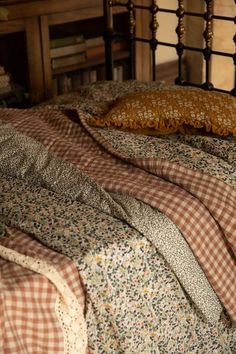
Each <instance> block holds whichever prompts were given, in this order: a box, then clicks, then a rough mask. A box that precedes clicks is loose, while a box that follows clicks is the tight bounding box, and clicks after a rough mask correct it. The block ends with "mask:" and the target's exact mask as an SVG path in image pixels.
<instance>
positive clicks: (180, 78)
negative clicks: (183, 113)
mask: <svg viewBox="0 0 236 354" xmlns="http://www.w3.org/2000/svg"><path fill="white" fill-rule="evenodd" d="M176 16H177V17H178V26H177V27H176V30H175V32H176V33H177V36H178V43H177V44H176V52H177V54H178V77H177V78H176V79H175V83H176V84H178V85H183V84H184V78H183V75H182V56H183V52H184V43H183V38H184V33H185V28H184V0H178V9H177V11H176Z"/></svg>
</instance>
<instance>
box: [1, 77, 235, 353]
mask: <svg viewBox="0 0 236 354" xmlns="http://www.w3.org/2000/svg"><path fill="white" fill-rule="evenodd" d="M144 86H145V85H143V84H142V85H141V84H140V86H138V85H135V84H134V83H133V82H132V83H130V86H127V87H128V88H127V87H126V90H123V93H124V91H125V92H127V91H128V90H130V89H132V90H137V89H140V87H141V89H145V87H146V86H145V87H144ZM103 87H105V88H104V89H103V91H102V90H101V86H99V85H95V86H94V87H93V88H88V89H87V92H85V93H86V94H85V93H82V94H81V96H80V100H81V97H83V94H84V96H85V97H86V100H85V102H86V105H84V106H83V105H82V104H80V102H76V101H74V98H73V102H68V103H67V104H66V105H65V102H64V103H63V106H61V105H59V106H55V105H53V106H52V105H51V106H47V107H44V108H38V109H34V110H28V111H21V113H20V112H19V111H17V110H2V112H1V119H2V121H3V123H2V124H1V125H0V143H1V147H2V150H1V153H0V171H1V185H2V191H1V219H0V220H1V223H2V229H4V227H5V226H8V227H14V228H16V229H18V230H21V231H22V232H25V233H27V234H30V235H31V237H32V236H33V237H35V238H36V239H38V240H39V241H40V242H41V243H43V244H44V245H46V246H48V247H49V248H51V249H53V250H55V251H58V252H60V253H62V254H64V255H66V256H68V257H69V258H71V259H72V260H73V261H74V262H75V263H76V265H77V268H78V270H79V274H80V276H81V279H82V281H83V284H84V287H85V290H86V317H85V318H86V324H87V332H88V347H89V350H90V351H91V353H159V352H160V353H177V352H179V353H190V352H191V353H199V352H200V353H210V352H217V353H233V352H234V350H235V345H236V334H235V329H234V328H233V327H232V324H230V321H229V318H228V315H229V314H230V316H231V318H233V316H234V315H233V313H234V311H233V306H232V303H227V297H226V298H223V300H226V306H225V303H224V302H223V306H222V304H221V302H220V301H219V298H220V300H221V301H222V298H221V297H220V296H219V293H218V296H216V294H215V292H214V291H213V289H212V284H211V285H210V282H209V277H206V272H204V271H203V270H202V269H201V267H200V266H199V263H198V261H197V260H196V258H195V257H194V255H193V252H192V251H191V249H190V247H189V245H188V243H187V242H186V240H185V239H184V238H183V236H182V234H181V232H180V230H181V229H179V228H177V227H176V225H175V224H174V223H173V221H171V220H170V217H168V216H165V215H164V214H163V213H162V212H160V211H158V209H157V207H156V205H152V204H151V205H149V204H150V200H149V199H148V200H147V199H145V198H142V197H141V196H138V199H135V198H134V197H135V195H134V194H130V195H125V194H124V192H123V191H124V189H122V188H123V187H122V183H121V182H122V181H120V180H119V177H118V184H120V185H121V187H122V188H121V187H120V188H118V189H116V188H114V184H112V182H111V180H112V178H111V180H110V181H109V180H108V179H106V178H108V177H110V175H106V174H105V173H104V176H102V174H101V169H102V168H105V169H106V163H104V160H102V158H103V156H105V155H104V153H103V151H104V150H103V149H104V148H107V147H108V151H110V152H108V154H109V153H114V155H113V156H116V159H117V157H121V158H123V160H124V161H126V163H127V161H128V162H131V167H129V165H128V168H127V169H126V171H123V169H122V170H120V172H121V176H122V179H124V180H125V181H126V182H127V181H128V180H127V178H128V176H129V174H128V171H129V172H131V173H132V172H133V171H132V166H133V165H134V164H136V166H139V168H140V167H141V168H143V166H141V165H140V163H141V162H142V157H145V158H146V159H149V161H150V162H151V164H149V169H150V172H151V174H146V175H145V176H148V178H147V181H148V182H150V184H149V186H148V187H149V188H150V186H151V183H153V182H152V181H153V178H152V176H153V173H154V171H153V170H152V167H153V166H154V165H153V161H152V160H151V158H153V157H155V158H156V157H157V156H158V158H159V159H161V160H168V161H170V162H172V163H173V164H175V165H180V166H181V167H183V168H186V169H189V168H190V169H191V171H194V170H198V171H200V172H204V173H208V174H209V176H212V179H210V181H211V182H214V181H215V179H216V178H217V180H219V181H221V182H222V183H223V185H224V186H226V187H227V188H229V191H232V193H234V192H233V191H234V188H235V184H236V183H235V181H236V178H235V156H236V153H235V152H236V150H235V149H236V144H235V139H230V138H229V139H221V138H215V137H214V138H212V137H199V136H197V137H196V136H181V135H175V136H167V137H159V138H157V137H147V136H137V135H134V134H127V133H125V132H121V131H114V130H102V129H97V128H96V129H95V128H91V127H89V126H88V125H87V123H86V122H87V121H89V117H90V116H91V114H94V113H95V112H96V110H97V111H99V110H100V111H101V110H103V109H106V107H105V106H106V103H107V102H110V100H111V99H112V92H111V90H110V89H109V88H111V86H110V84H109V85H108V84H107V86H106V85H104V86H103ZM115 89H116V88H115ZM96 93H97V96H98V97H100V98H101V96H102V95H103V96H105V97H107V96H108V93H109V95H110V96H109V98H108V99H107V101H106V100H104V101H103V106H102V103H101V102H100V98H99V99H97V100H98V102H96V100H95V99H94V97H96ZM117 94H118V93H117ZM114 97H115V94H114V95H113V98H114ZM89 102H90V104H89ZM104 102H105V103H104ZM96 103H97V104H96ZM71 104H72V106H73V107H72V106H71ZM81 107H82V108H83V110H81ZM71 108H73V109H71ZM5 123H8V124H5ZM9 123H10V124H9ZM91 135H93V139H92V138H91ZM96 141H97V142H98V143H96ZM41 144H42V145H41ZM101 145H102V146H103V147H102V148H101ZM220 146H221V147H222V146H223V147H224V149H220V148H219V147H220ZM173 147H174V148H173ZM47 150H49V152H50V153H48V152H47ZM222 150H223V151H222ZM107 156H108V155H107ZM62 158H63V160H62ZM107 159H109V158H107ZM132 159H133V160H132ZM116 161H117V160H116ZM105 162H106V159H105ZM102 163H103V165H102ZM119 163H120V162H119V161H118V162H116V165H115V167H116V168H117V169H118V171H119V169H120V168H121V167H120V164H119ZM99 164H101V167H99V166H98V165H99ZM145 167H146V166H145ZM113 172H114V170H112V173H113ZM155 172H156V171H155ZM162 173H163V172H162ZM131 175H132V174H131ZM133 176H134V175H132V177H133ZM140 176H141V175H140ZM111 177H112V176H111ZM113 177H114V176H113ZM163 177H164V178H166V177H165V176H159V179H157V180H155V183H157V182H158V183H163V182H162V178H163ZM115 178H117V176H115ZM104 181H105V182H104ZM115 182H116V181H115ZM115 182H113V183H115ZM129 183H130V182H129ZM132 183H133V184H135V179H133V180H132ZM175 183H177V182H176V181H175ZM129 186H130V185H129ZM156 186H158V185H156ZM167 187H168V188H169V183H168V185H167ZM219 187H221V185H220V186H219ZM227 188H226V189H227ZM144 191H145V193H144V197H145V196H146V194H147V195H148V191H149V190H148V188H147V189H145V190H144ZM226 197H227V195H226V196H225V197H224V198H226ZM234 198H235V195H234V194H232V201H233V202H232V203H234V202H235V199H234ZM224 202H225V203H226V201H225V200H224ZM161 211H162V210H161ZM213 212H214V210H213ZM214 217H215V218H217V217H219V216H218V215H215V216H214ZM223 221H224V220H223ZM233 221H234V220H233ZM221 222H222V221H221ZM231 228H232V225H231ZM233 230H235V229H233ZM234 238H235V234H234V233H232V232H231V234H230V229H229V230H228V239H227V240H228V241H227V242H229V243H230V244H231V245H232V247H234V245H235V243H234V242H235V239H234ZM224 242H225V240H224ZM232 249H233V248H230V247H229V246H227V249H226V251H227V252H228V253H227V254H229V255H231V260H232V262H234V263H233V265H234V267H235V258H234V255H233V254H232ZM195 256H196V254H195ZM232 269H233V268H232ZM234 269H235V268H234ZM231 279H233V281H234V280H235V277H233V274H231ZM213 285H215V284H213ZM232 285H234V284H232ZM219 287H220V286H219ZM219 287H218V289H219ZM230 290H231V289H230ZM234 304H235V303H234ZM227 305H228V308H227V310H228V311H227V312H228V314H227V313H226V311H225V309H224V308H225V307H227Z"/></svg>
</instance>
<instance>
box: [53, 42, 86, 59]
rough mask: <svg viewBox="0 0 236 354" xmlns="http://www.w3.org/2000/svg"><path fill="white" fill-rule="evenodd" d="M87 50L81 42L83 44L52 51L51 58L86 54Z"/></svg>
mask: <svg viewBox="0 0 236 354" xmlns="http://www.w3.org/2000/svg"><path fill="white" fill-rule="evenodd" d="M85 50H86V46H85V42H81V43H76V44H72V45H67V46H63V47H58V48H53V49H50V56H51V58H58V57H63V56H66V55H72V54H76V53H80V52H85Z"/></svg>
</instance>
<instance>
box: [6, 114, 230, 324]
mask: <svg viewBox="0 0 236 354" xmlns="http://www.w3.org/2000/svg"><path fill="white" fill-rule="evenodd" d="M18 113H19V112H18ZM68 116H69V117H70V118H72V119H73V120H76V111H68V112H67V111H59V110H56V109H55V110H47V109H46V110H40V111H36V112H35V111H31V112H29V111H25V112H22V111H21V112H20V114H16V113H15V112H12V115H11V116H10V114H9V113H8V119H7V121H9V122H11V123H12V124H13V125H14V126H15V127H16V128H17V130H19V131H21V132H23V133H24V134H27V135H28V136H31V137H33V138H35V139H36V140H38V141H39V142H41V143H42V144H43V145H44V146H45V147H46V148H47V149H48V150H49V151H51V152H52V153H54V154H56V155H57V156H60V157H62V158H63V159H65V160H67V161H69V162H71V163H74V164H76V165H77V166H79V167H80V168H81V169H82V170H83V171H84V172H86V173H87V174H88V175H90V176H91V177H92V178H94V179H95V180H96V181H97V182H98V183H99V184H100V185H101V186H102V187H103V188H104V189H106V190H107V191H111V192H118V193H122V194H128V195H131V196H134V197H136V198H138V199H141V200H143V201H144V202H146V203H148V204H150V205H152V206H154V207H156V208H158V209H159V210H160V211H162V212H163V213H164V214H166V215H167V216H168V217H169V218H170V219H171V220H172V221H173V222H174V223H175V224H176V225H177V226H178V228H179V229H180V230H181V232H182V234H183V235H184V237H185V239H186V240H187V242H188V243H189V245H190V247H191V249H192V250H193V252H194V254H195V256H196V258H197V259H198V262H199V264H200V265H201V267H202V269H203V270H204V272H205V274H206V276H207V277H208V279H209V281H210V283H211V285H212V287H213V288H214V290H215V292H216V293H217V294H218V296H219V298H220V300H221V301H222V303H223V305H224V306H225V308H226V309H227V311H228V313H229V315H230V316H231V319H232V320H233V321H234V322H235V323H236V261H235V247H236V246H235V244H236V191H235V190H233V189H232V187H230V186H228V185H226V184H225V183H223V182H222V181H220V180H218V179H216V178H214V177H211V176H208V175H204V174H202V173H200V172H198V171H194V170H191V169H187V168H185V167H182V166H179V165H177V164H175V163H171V162H169V161H165V160H161V159H158V158H133V159H128V158H126V157H125V156H121V155H120V154H119V153H117V151H115V150H114V149H113V148H112V147H111V146H110V145H109V144H108V143H107V142H106V141H105V140H104V139H103V138H102V137H101V136H100V134H99V133H98V132H97V131H96V130H95V129H94V128H92V127H89V126H87V124H86V116H84V115H83V113H81V112H80V119H81V121H82V124H83V125H84V127H85V129H83V128H82V127H81V125H80V123H79V118H77V120H78V122H77V124H76V123H74V122H73V121H68V118H67V117H68ZM57 126H58V127H59V129H58V130H57ZM86 130H87V132H86ZM90 135H91V136H93V138H92V137H91V136H90ZM97 142H98V143H99V144H98V143H97Z"/></svg>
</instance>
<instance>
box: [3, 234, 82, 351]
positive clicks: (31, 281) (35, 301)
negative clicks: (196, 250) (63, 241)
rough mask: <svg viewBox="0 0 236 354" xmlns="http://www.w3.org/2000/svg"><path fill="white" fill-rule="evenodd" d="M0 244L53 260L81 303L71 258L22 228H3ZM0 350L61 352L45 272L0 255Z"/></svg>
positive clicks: (51, 290) (61, 338)
mask: <svg viewBox="0 0 236 354" xmlns="http://www.w3.org/2000/svg"><path fill="white" fill-rule="evenodd" d="M7 232H8V237H7V238H3V239H1V244H2V245H3V246H5V247H8V248H10V249H13V250H14V251H17V252H19V253H21V254H25V255H28V256H31V257H35V256H36V257H39V258H40V259H43V260H45V261H47V262H50V263H51V264H53V266H54V267H55V268H56V270H57V271H58V272H59V274H60V275H61V276H62V277H63V279H65V280H66V283H67V285H68V286H69V287H70V289H71V290H72V291H73V292H74V294H75V295H76V296H77V298H78V299H79V301H80V304H81V305H82V306H84V292H83V287H82V284H81V281H80V277H79V273H78V271H77V269H76V266H75V264H74V262H72V261H70V260H69V259H68V258H67V257H65V256H63V255H60V254H58V253H56V252H54V251H51V250H49V249H47V248H46V247H44V246H43V245H41V244H40V243H39V242H37V241H36V240H34V239H31V238H30V237H29V236H27V235H26V234H24V233H23V232H21V231H19V230H16V229H14V228H7ZM0 266H1V282H0V283H1V287H2V289H1V293H0V294H1V295H0V298H1V331H0V348H1V353H11V354H14V353H15V354H19V353H34V354H37V353H41V354H42V353H45V354H46V353H47V354H48V353H50V354H60V353H65V348H64V336H63V333H62V328H61V325H60V323H59V321H58V318H57V314H56V312H55V301H56V295H57V290H56V288H55V286H54V285H53V283H51V282H50V281H49V280H48V279H47V278H46V277H45V276H43V275H41V274H39V273H35V272H33V271H32V270H30V269H27V268H25V267H22V266H20V265H18V264H16V263H14V262H9V261H7V260H4V259H3V258H0Z"/></svg>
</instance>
